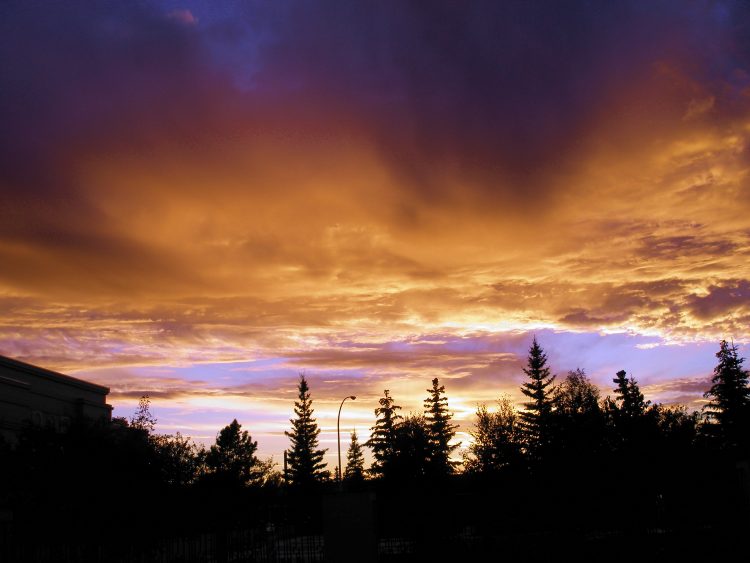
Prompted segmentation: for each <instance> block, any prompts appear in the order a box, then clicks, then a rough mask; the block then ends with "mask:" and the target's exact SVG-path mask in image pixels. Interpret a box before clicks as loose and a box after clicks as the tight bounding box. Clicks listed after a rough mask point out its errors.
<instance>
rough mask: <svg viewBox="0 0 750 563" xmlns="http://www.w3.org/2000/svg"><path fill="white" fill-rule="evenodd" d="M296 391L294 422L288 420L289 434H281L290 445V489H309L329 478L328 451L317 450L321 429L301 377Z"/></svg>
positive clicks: (288, 459)
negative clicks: (294, 486)
mask: <svg viewBox="0 0 750 563" xmlns="http://www.w3.org/2000/svg"><path fill="white" fill-rule="evenodd" d="M298 390H299V393H298V400H297V401H295V403H294V414H296V415H297V418H293V419H290V420H289V422H291V423H292V430H291V432H289V431H286V432H284V434H286V435H287V436H288V437H289V440H290V441H291V443H292V444H291V445H292V447H291V449H290V450H289V453H288V456H287V465H288V475H287V477H288V479H289V482H290V483H291V484H292V485H296V486H299V487H309V486H311V485H314V484H315V483H318V482H320V481H323V480H324V479H325V478H326V476H327V475H328V472H327V471H326V470H325V467H326V464H325V462H324V461H323V456H324V455H325V452H326V451H327V450H326V449H318V435H319V434H320V429H319V428H318V424H317V421H316V420H315V419H314V418H313V416H312V415H313V408H312V399H311V398H310V388H309V387H308V385H307V380H306V379H305V375H304V374H300V379H299V387H298Z"/></svg>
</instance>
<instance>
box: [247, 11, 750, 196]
mask: <svg viewBox="0 0 750 563" xmlns="http://www.w3.org/2000/svg"><path fill="white" fill-rule="evenodd" d="M741 12H743V9H742V7H741V6H739V5H737V4H729V5H726V6H725V5H723V4H721V3H708V2H706V3H701V2H698V3H694V4H691V5H690V6H685V5H684V4H681V3H674V2H651V3H648V4H647V5H646V4H643V3H640V2H606V3H597V4H593V5H592V4H590V3H584V2H577V3H570V2H565V3H562V2H560V3H557V2H511V3H498V2H472V3H452V2H430V3H420V2H377V3H376V2H365V3H348V2H323V3H320V2H316V3H310V4H298V3H292V4H288V5H284V7H279V6H278V5H274V7H273V8H272V9H269V10H268V11H267V13H265V14H263V15H265V16H267V17H268V21H270V22H271V25H270V27H271V29H272V37H273V38H274V39H273V40H271V41H269V43H268V46H266V49H265V50H263V51H261V60H262V63H264V64H263V66H262V67H261V70H260V71H259V73H258V74H257V76H256V79H255V83H256V84H257V85H258V87H259V88H268V89H270V90H273V91H275V92H277V93H279V94H281V95H285V96H286V97H287V98H288V99H294V100H296V101H299V102H302V103H303V104H307V105H312V104H319V106H320V107H324V108H327V110H329V111H330V109H331V108H332V107H336V108H337V111H341V110H342V108H346V109H347V110H348V111H349V119H351V120H359V119H362V118H363V117H362V116H364V119H367V120H368V127H369V128H371V129H372V130H373V131H374V132H375V138H376V139H377V141H378V143H379V146H380V149H381V151H382V152H383V154H384V155H386V156H387V158H388V160H389V161H390V163H391V164H392V165H393V168H394V170H396V171H397V173H398V174H399V175H400V177H401V178H402V179H404V181H403V183H404V184H406V185H409V186H411V187H417V188H419V189H422V190H425V191H427V192H428V193H429V194H430V195H432V196H438V195H440V193H441V190H440V187H441V186H442V184H443V183H444V181H445V178H446V176H449V177H450V176H452V175H454V174H456V173H458V174H459V175H460V177H461V178H462V181H463V186H464V189H467V188H470V187H471V186H474V187H478V188H479V192H480V193H481V194H484V195H505V196H526V197H529V196H531V197H533V196H535V195H537V196H542V195H544V194H545V193H549V192H553V191H554V190H555V189H557V188H560V187H561V186H560V185H559V183H560V181H561V180H562V181H564V178H565V176H566V174H567V173H568V172H571V171H572V169H573V168H574V167H575V164H574V162H573V161H574V157H576V156H578V154H579V152H578V150H579V148H580V145H581V144H582V143H588V142H589V141H590V140H591V139H589V136H590V135H591V134H592V127H593V125H594V122H595V121H597V120H599V119H601V118H603V117H604V115H603V113H606V112H607V111H610V110H611V109H612V107H611V105H610V104H611V102H612V99H613V98H616V97H618V96H619V94H620V92H621V91H629V92H632V91H633V90H634V83H636V82H638V81H644V82H647V81H651V80H653V78H654V74H658V73H657V72H656V71H655V69H656V68H657V67H656V66H655V65H657V63H662V62H663V61H664V60H666V59H669V61H670V64H676V65H678V66H682V63H683V62H684V63H687V64H688V69H687V70H688V74H687V76H686V77H685V78H684V80H687V81H689V80H691V79H692V80H704V79H710V80H713V81H721V82H723V83H724V84H725V85H726V84H727V80H728V79H729V77H730V76H734V75H735V74H736V72H737V69H738V68H740V69H742V68H746V67H747V62H748V58H746V56H745V55H746V53H745V52H744V51H743V50H741V49H735V43H734V41H735V39H736V38H735V34H736V35H737V36H738V37H739V36H741V30H742V26H743V25H744V22H746V21H747V17H746V14H745V13H741ZM249 17H252V18H255V20H257V19H258V16H257V14H255V13H253V14H252V16H249ZM260 19H261V20H262V21H265V20H264V19H263V16H261V18H260ZM727 31H728V32H729V33H727ZM707 45H708V46H709V47H707ZM725 49H733V50H734V53H735V60H734V61H733V63H734V64H729V63H728V62H727V61H726V60H725V59H724V51H725ZM717 63H718V64H717ZM735 94H736V92H735V91H732V92H731V95H735ZM682 95H683V101H684V103H685V105H687V104H688V102H690V101H691V97H692V96H694V95H695V92H690V91H686V92H684V93H683V94H682ZM649 96H650V97H651V98H652V100H651V101H649V102H648V104H645V105H653V109H655V110H656V111H655V112H654V115H651V116H650V117H651V118H652V119H654V120H658V119H673V120H678V121H679V119H681V118H682V117H683V113H684V109H683V105H682V104H675V103H674V101H675V100H674V98H673V97H671V95H670V94H667V93H663V94H661V96H663V97H664V98H663V99H660V94H659V93H658V92H650V93H649ZM633 101H634V102H635V101H636V100H633ZM726 107H727V106H725V105H723V104H722V108H723V109H726ZM625 110H626V111H627V112H629V113H632V114H633V115H635V114H637V112H638V111H639V110H638V108H637V106H635V105H630V106H629V107H627V108H625ZM654 125H656V123H654Z"/></svg>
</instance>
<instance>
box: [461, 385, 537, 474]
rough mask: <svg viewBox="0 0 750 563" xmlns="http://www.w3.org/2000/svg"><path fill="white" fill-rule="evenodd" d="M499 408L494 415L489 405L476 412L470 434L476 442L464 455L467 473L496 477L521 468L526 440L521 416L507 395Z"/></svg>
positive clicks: (481, 406)
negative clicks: (494, 474) (522, 451)
mask: <svg viewBox="0 0 750 563" xmlns="http://www.w3.org/2000/svg"><path fill="white" fill-rule="evenodd" d="M497 407H498V408H497V410H496V411H495V412H490V411H489V410H487V406H486V405H480V406H479V408H477V422H476V424H475V425H474V430H473V431H471V432H470V434H471V436H472V438H473V439H474V441H473V442H472V443H471V444H469V447H468V449H467V452H466V454H465V455H464V469H465V471H467V472H468V473H481V474H490V473H497V472H499V471H502V470H504V469H507V468H510V467H513V466H517V465H519V462H520V460H521V447H522V443H523V442H522V440H523V437H522V431H521V427H520V419H519V416H518V413H517V411H516V408H515V406H514V405H513V402H512V401H511V400H510V397H508V396H507V395H506V396H504V397H501V398H500V399H499V400H498V401H497Z"/></svg>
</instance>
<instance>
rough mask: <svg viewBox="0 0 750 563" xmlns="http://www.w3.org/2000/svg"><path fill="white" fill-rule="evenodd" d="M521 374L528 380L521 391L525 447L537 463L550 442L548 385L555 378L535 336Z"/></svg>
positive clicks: (550, 406) (551, 422)
mask: <svg viewBox="0 0 750 563" xmlns="http://www.w3.org/2000/svg"><path fill="white" fill-rule="evenodd" d="M523 372H524V373H525V374H526V376H527V377H528V378H529V380H528V381H527V382H525V383H523V384H522V385H521V392H522V393H523V394H524V395H526V396H527V397H528V398H529V399H530V401H529V402H527V403H524V407H525V408H526V410H525V411H522V412H521V421H522V424H523V429H524V434H525V436H526V448H527V453H528V454H529V457H530V460H531V461H535V460H538V459H539V458H540V457H541V456H543V455H544V453H545V452H546V450H547V448H548V446H549V444H550V442H551V439H552V424H553V421H552V411H553V408H554V400H553V393H552V391H553V390H552V389H550V386H551V385H552V383H553V382H554V381H555V376H554V375H551V374H550V370H549V368H548V367H547V355H546V354H545V353H544V350H542V347H541V346H539V343H538V342H537V340H536V336H535V337H534V340H533V342H532V344H531V348H530V349H529V356H528V360H527V367H525V368H523Z"/></svg>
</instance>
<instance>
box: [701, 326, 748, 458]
mask: <svg viewBox="0 0 750 563" xmlns="http://www.w3.org/2000/svg"><path fill="white" fill-rule="evenodd" d="M716 357H717V358H718V360H719V363H718V364H717V365H716V367H715V368H714V376H713V378H712V379H711V383H712V385H711V389H709V390H708V391H707V392H706V393H705V394H704V397H705V398H707V399H710V401H709V403H708V404H707V405H706V406H705V407H704V415H705V416H706V419H707V420H708V422H709V425H708V426H707V428H708V429H709V430H710V431H712V432H711V433H712V434H713V435H715V436H716V437H717V438H718V440H719V444H720V446H721V447H722V448H724V449H727V450H730V451H731V450H736V449H737V448H741V447H742V448H746V447H747V446H748V444H749V443H750V436H748V434H749V433H750V387H748V372H747V370H745V369H743V368H742V364H743V362H744V361H745V358H741V357H740V356H739V355H738V353H737V346H735V345H734V343H729V342H727V341H726V340H722V341H721V342H720V344H719V351H718V352H717V353H716Z"/></svg>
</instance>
